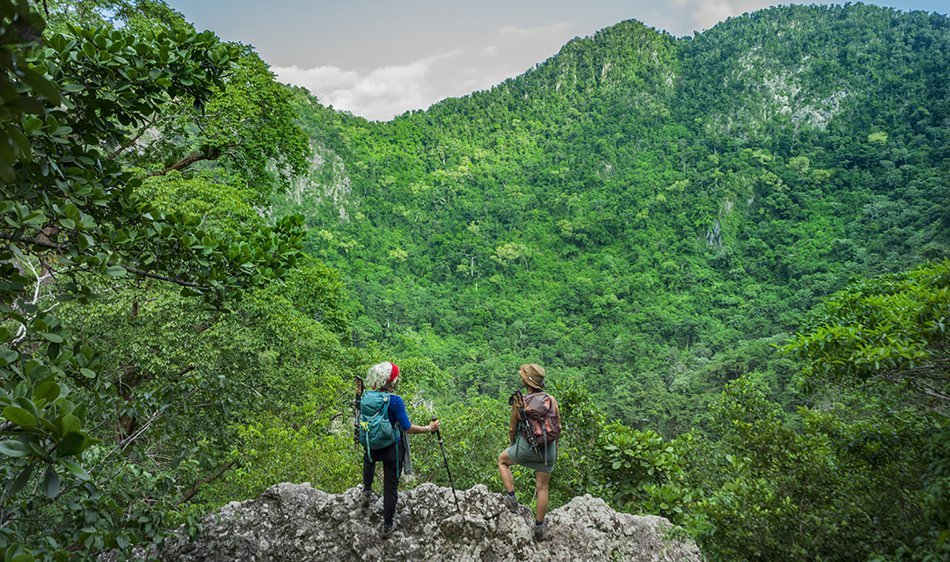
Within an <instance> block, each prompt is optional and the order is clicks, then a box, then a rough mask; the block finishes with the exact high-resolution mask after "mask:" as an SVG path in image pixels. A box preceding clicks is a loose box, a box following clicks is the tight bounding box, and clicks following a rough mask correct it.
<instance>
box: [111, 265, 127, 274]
mask: <svg viewBox="0 0 950 562" xmlns="http://www.w3.org/2000/svg"><path fill="white" fill-rule="evenodd" d="M127 273H128V272H127V271H126V269H125V268H124V267H122V266H121V265H110V266H109V267H108V268H106V275H108V276H109V277H122V276H124V275H126V274H127Z"/></svg>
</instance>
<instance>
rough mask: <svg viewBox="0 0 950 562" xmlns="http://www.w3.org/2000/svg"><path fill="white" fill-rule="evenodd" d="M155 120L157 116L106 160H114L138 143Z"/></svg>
mask: <svg viewBox="0 0 950 562" xmlns="http://www.w3.org/2000/svg"><path fill="white" fill-rule="evenodd" d="M157 119H158V116H155V117H154V118H152V120H151V121H149V122H148V123H146V124H145V126H143V127H142V130H141V131H139V133H138V134H137V135H135V136H134V137H132V138H131V139H129V140H128V141H126V142H125V143H124V144H122V146H120V147H119V148H117V149H115V150H113V151H112V152H111V153H110V154H109V155H108V156H106V160H115V158H116V156H118V155H120V154H122V153H123V152H125V151H126V150H128V149H129V147H131V146H132V145H134V144H135V143H136V142H138V140H139V139H140V138H142V135H144V134H145V131H147V130H149V128H150V127H151V126H152V125H153V124H155V121H156V120H157Z"/></svg>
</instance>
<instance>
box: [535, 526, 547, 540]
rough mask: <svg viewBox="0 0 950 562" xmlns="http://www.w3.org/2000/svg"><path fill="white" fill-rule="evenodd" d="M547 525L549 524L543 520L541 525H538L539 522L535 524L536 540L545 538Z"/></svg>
mask: <svg viewBox="0 0 950 562" xmlns="http://www.w3.org/2000/svg"><path fill="white" fill-rule="evenodd" d="M545 527H547V524H545V523H544V522H543V521H542V522H541V524H540V525H538V523H537V522H535V524H534V540H536V541H539V542H540V541H543V540H544V528H545Z"/></svg>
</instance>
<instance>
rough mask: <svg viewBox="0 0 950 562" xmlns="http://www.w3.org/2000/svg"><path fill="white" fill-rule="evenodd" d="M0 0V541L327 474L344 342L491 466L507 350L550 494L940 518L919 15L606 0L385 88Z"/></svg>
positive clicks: (932, 104) (697, 523)
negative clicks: (372, 94) (459, 81)
mask: <svg viewBox="0 0 950 562" xmlns="http://www.w3.org/2000/svg"><path fill="white" fill-rule="evenodd" d="M0 18H2V19H0V55H2V56H0V94H2V101H3V105H2V107H0V129H2V130H3V138H2V141H3V142H2V143H0V176H2V179H3V195H2V196H0V212H2V213H3V222H2V223H0V239H2V240H3V241H4V245H3V246H2V248H0V251H2V253H3V257H2V259H0V264H2V265H0V268H2V270H3V283H2V284H0V291H2V292H3V295H4V298H3V300H2V303H4V304H3V305H2V306H0V311H2V313H3V321H2V324H0V332H2V334H3V342H0V379H2V393H0V410H2V415H3V419H4V421H3V423H2V426H0V431H2V433H3V436H2V438H0V459H2V462H0V471H2V473H3V476H4V479H3V480H4V482H5V484H4V488H3V492H2V505H0V508H2V511H0V548H2V551H3V552H4V558H5V560H19V561H28V560H33V559H60V560H64V559H68V558H70V557H79V558H89V557H93V556H95V555H96V554H97V553H99V552H101V551H103V550H105V549H118V550H119V552H120V553H121V554H122V555H123V556H125V555H128V554H129V553H130V552H131V550H130V549H131V548H132V547H133V546H134V545H136V544H147V543H149V542H153V541H158V540H161V538H162V537H163V536H164V535H165V534H167V533H168V532H169V531H170V530H172V529H174V528H175V527H177V526H178V525H181V524H184V525H187V526H188V527H189V528H191V529H193V528H194V526H195V525H196V524H197V521H198V518H199V517H200V516H202V515H204V514H206V513H208V512H209V511H210V510H213V509H215V508H216V507H218V506H220V505H222V504H224V503H226V502H228V501H232V500H236V499H244V498H248V497H253V496H255V495H257V494H259V493H260V492H261V491H262V490H263V489H265V488H266V487H267V486H269V485H272V484H274V483H276V482H280V481H287V480H290V481H310V482H312V483H314V485H315V486H318V487H321V488H324V489H327V490H331V491H336V490H342V489H344V488H347V487H350V486H352V485H354V483H355V482H357V481H358V471H359V466H358V455H357V454H356V453H355V452H354V449H353V444H352V442H351V440H350V431H349V427H348V426H347V424H346V423H342V424H341V422H340V420H341V419H346V417H347V416H348V415H349V412H348V408H349V407H350V401H351V400H352V388H351V386H350V383H349V379H350V376H351V375H352V374H354V373H360V372H361V371H363V370H365V368H366V367H367V366H368V365H370V364H372V363H374V362H376V361H378V360H380V359H393V360H396V361H397V362H398V363H399V364H400V366H401V367H402V369H403V371H404V372H405V378H406V381H405V383H404V385H403V386H402V387H401V389H400V392H401V393H402V394H403V395H404V396H405V397H406V398H407V402H408V403H409V404H410V414H411V415H412V416H413V417H420V416H422V417H427V416H429V415H431V414H432V413H438V415H439V416H440V417H441V418H442V419H443V424H444V425H443V428H444V429H445V433H446V437H447V446H448V453H449V459H450V462H451V464H452V472H453V474H454V475H455V477H456V482H457V483H458V484H459V485H460V486H463V487H468V486H471V485H473V484H476V483H486V484H489V485H490V486H492V487H494V488H495V489H498V482H497V478H496V477H495V474H494V470H493V467H494V456H495V455H496V454H497V451H500V450H501V448H502V447H503V446H504V443H505V441H504V440H505V436H506V431H505V424H506V422H507V415H506V411H507V401H506V400H505V399H504V398H505V397H506V395H507V393H509V392H510V391H511V390H513V389H514V388H513V385H514V384H515V383H516V381H517V379H515V378H514V373H515V371H516V369H517V365H519V364H520V363H523V362H528V361H536V362H540V363H542V364H543V365H544V366H545V367H546V368H547V369H548V372H549V373H550V374H551V379H552V380H553V381H554V383H553V384H554V387H553V392H555V393H556V394H557V395H558V397H559V401H560V403H561V404H562V409H563V415H564V421H565V435H564V438H563V439H562V443H561V447H560V449H561V459H560V460H559V464H558V471H557V473H556V477H555V479H554V480H553V489H552V499H553V500H554V502H555V503H561V502H563V501H565V500H566V499H568V498H570V497H572V496H574V495H577V494H583V493H595V494H597V495H600V496H602V497H604V498H605V499H607V500H608V501H609V502H610V503H611V505H612V506H614V507H615V508H618V509H623V510H628V511H633V512H643V513H655V514H661V515H664V516H666V517H669V518H670V519H671V520H672V521H674V522H675V523H677V524H679V525H681V526H683V528H684V529H685V530H686V531H687V532H688V533H690V534H691V535H692V536H693V537H694V538H695V539H696V540H697V541H699V544H700V545H701V547H702V548H703V551H704V553H705V554H706V555H707V556H708V557H709V558H711V559H714V560H801V559H819V558H821V559H836V560H854V559H871V558H874V557H888V558H905V559H918V560H930V559H941V557H945V556H946V555H947V554H948V549H950V540H948V538H950V537H948V534H947V531H946V529H947V528H948V527H950V525H948V520H950V514H948V511H950V510H948V506H947V502H946V497H947V496H946V490H947V486H948V483H950V455H948V451H947V444H948V443H950V439H948V438H947V437H948V428H947V417H946V412H947V410H946V407H947V406H946V401H947V396H948V394H950V390H948V388H947V380H948V379H947V377H948V374H947V338H946V328H945V326H946V317H947V311H948V307H950V282H948V281H950V261H948V260H947V257H948V256H947V248H948V246H947V236H948V232H950V229H948V226H950V213H948V211H947V209H948V208H950V206H948V205H947V204H946V202H947V195H948V182H947V178H948V177H950V174H948V171H950V170H948V159H947V153H946V151H947V147H948V146H950V145H948V143H947V132H948V130H950V128H948V126H947V125H948V114H947V109H948V105H947V91H946V88H945V84H946V82H947V79H946V78H947V77H946V73H947V68H948V65H947V62H948V61H947V56H948V53H950V49H948V48H947V47H948V39H950V26H948V24H950V21H948V18H947V17H946V16H941V15H937V14H924V13H920V12H911V13H902V12H897V11H894V10H888V9H882V8H875V7H869V6H864V5H860V4H859V5H849V6H847V7H783V8H773V9H769V10H764V11H761V12H756V13H754V14H750V15H747V16H743V17H740V18H734V19H730V20H728V21H726V22H724V23H722V24H720V25H718V26H716V27H715V28H713V29H711V30H709V31H708V32H705V33H703V34H699V35H696V36H695V37H692V38H680V39H677V38H674V37H671V36H669V35H667V34H663V33H660V32H657V31H655V30H653V29H649V28H646V27H644V26H643V25H641V24H639V23H637V22H623V23H621V24H618V25H616V26H614V27H611V28H608V29H605V30H603V31H601V32H599V33H597V34H596V35H594V36H593V37H590V38H583V39H577V40H574V41H572V42H570V43H569V44H567V45H566V46H565V47H564V48H563V49H562V51H561V52H560V53H559V54H558V55H556V56H555V57H552V58H551V59H549V60H548V61H545V62H543V63H541V64H539V65H538V66H537V67H536V68H534V69H532V70H530V71H528V72H527V73H525V74H524V75H522V76H520V77H518V78H515V79H512V80H509V81H506V82H505V83H503V84H501V85H499V86H497V87H495V88H493V89H491V90H489V91H485V92H478V93H475V94H472V95H471V96H467V97H465V98H461V99H450V100H445V101H443V102H441V103H439V104H437V105H435V106H433V107H432V108H430V109H429V110H427V111H418V112H410V113H407V114H405V115H402V116H400V117H398V118H396V119H395V120H393V121H391V122H387V123H373V122H367V121H365V120H363V119H360V118H357V117H354V116H352V115H348V114H344V113H339V112H336V111H333V110H331V109H329V108H325V107H323V106H321V105H320V103H319V101H318V100H316V99H314V98H313V97H312V96H310V95H309V94H307V93H306V92H304V91H303V90H300V89H292V88H287V87H284V86H281V85H279V84H278V83H277V82H276V81H275V80H274V78H273V76H272V75H271V74H270V72H269V71H268V69H267V66H266V64H265V63H264V62H263V61H262V60H261V59H260V58H259V57H258V55H257V54H256V53H255V52H254V51H253V49H251V48H249V47H247V46H242V45H235V44H228V43H224V42H222V41H221V40H220V39H219V38H218V37H216V36H215V35H214V34H213V33H212V32H202V33H198V32H196V30H194V29H193V27H192V26H191V25H189V24H188V23H187V22H186V21H185V20H184V18H183V17H182V16H181V15H180V14H177V13H175V12H174V11H173V10H171V9H169V8H168V7H167V6H166V5H165V4H164V3H162V2H160V1H155V0H95V1H93V2H83V3H81V4H74V3H72V2H60V1H49V2H42V3H38V2H25V1H20V2H16V1H12V0H0ZM882 273H888V275H883V276H881V274H882ZM350 295H352V296H350ZM796 333H797V334H796ZM793 334H795V335H793ZM473 451H475V454H474V455H473V454H472V452H473ZM437 454H438V453H437V452H436V450H435V449H434V448H433V443H431V442H428V441H425V440H421V441H420V442H419V447H418V451H417V453H416V455H415V456H417V457H418V463H417V464H418V473H419V480H420V481H435V482H439V483H445V484H447V482H446V481H445V475H444V473H443V472H442V469H441V459H439V458H438V456H437ZM530 476H531V475H530V474H528V473H525V472H518V473H516V478H517V479H518V482H519V490H520V491H525V490H529V489H530V483H529V482H530ZM523 500H524V501H529V500H530V498H527V497H526V498H523Z"/></svg>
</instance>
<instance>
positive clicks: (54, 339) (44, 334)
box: [40, 332, 63, 343]
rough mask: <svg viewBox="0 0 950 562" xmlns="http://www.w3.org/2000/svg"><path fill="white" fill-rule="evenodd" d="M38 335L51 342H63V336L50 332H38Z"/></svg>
mask: <svg viewBox="0 0 950 562" xmlns="http://www.w3.org/2000/svg"><path fill="white" fill-rule="evenodd" d="M40 337H42V338H43V339H44V340H46V341H48V342H51V343H63V336H61V335H59V334H54V333H52V332H42V333H40Z"/></svg>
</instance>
